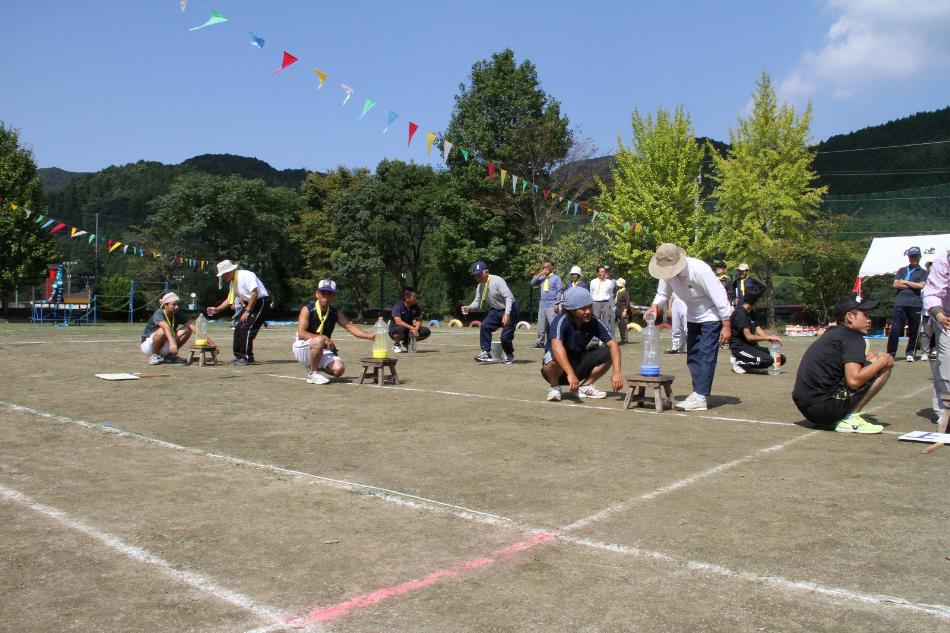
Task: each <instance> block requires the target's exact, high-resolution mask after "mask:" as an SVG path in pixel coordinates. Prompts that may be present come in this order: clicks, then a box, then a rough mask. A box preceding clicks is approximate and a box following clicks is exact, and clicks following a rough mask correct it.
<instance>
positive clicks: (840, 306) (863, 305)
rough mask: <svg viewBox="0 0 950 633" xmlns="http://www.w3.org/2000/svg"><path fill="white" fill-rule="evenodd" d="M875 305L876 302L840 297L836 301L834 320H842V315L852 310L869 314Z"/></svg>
mask: <svg viewBox="0 0 950 633" xmlns="http://www.w3.org/2000/svg"><path fill="white" fill-rule="evenodd" d="M877 304H878V302H877V301H858V300H857V299H855V298H853V297H842V298H841V299H838V303H837V304H836V305H835V319H837V320H838V321H840V320H842V319H843V318H844V315H846V314H847V313H849V312H851V311H852V310H860V311H861V312H870V311H871V310H873V309H874V308H876V307H877Z"/></svg>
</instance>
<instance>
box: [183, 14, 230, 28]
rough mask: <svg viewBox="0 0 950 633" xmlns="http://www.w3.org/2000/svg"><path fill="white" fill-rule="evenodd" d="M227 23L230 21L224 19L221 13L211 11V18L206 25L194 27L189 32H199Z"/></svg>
mask: <svg viewBox="0 0 950 633" xmlns="http://www.w3.org/2000/svg"><path fill="white" fill-rule="evenodd" d="M227 21H228V19H227V18H226V17H224V16H223V15H221V14H220V13H218V12H217V11H215V10H214V9H211V17H209V18H208V21H207V22H205V23H204V24H202V25H201V26H195V27H192V28H190V29H188V30H189V31H197V30H198V29H203V28H205V27H206V26H213V25H215V24H221V23H222V22H227Z"/></svg>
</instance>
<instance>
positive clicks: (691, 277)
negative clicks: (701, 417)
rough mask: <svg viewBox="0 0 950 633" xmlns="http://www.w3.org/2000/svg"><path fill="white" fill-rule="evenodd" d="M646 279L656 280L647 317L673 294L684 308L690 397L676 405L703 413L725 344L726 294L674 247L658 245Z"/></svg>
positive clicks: (706, 267) (728, 312)
mask: <svg viewBox="0 0 950 633" xmlns="http://www.w3.org/2000/svg"><path fill="white" fill-rule="evenodd" d="M648 268H649V271H650V275H651V276H652V277H654V278H656V279H659V280H660V283H659V285H658V287H657V291H656V297H655V298H654V299H653V305H652V306H650V309H649V310H647V314H649V313H651V312H652V313H653V315H654V318H655V317H656V314H657V313H658V312H659V310H661V309H662V308H663V307H664V306H665V305H666V303H667V302H668V301H669V299H670V296H671V295H672V294H673V293H676V296H678V297H679V298H680V299H682V300H683V303H685V304H686V366H687V367H688V368H689V373H690V376H691V377H692V379H693V393H691V394H690V395H689V396H687V398H686V399H685V400H682V401H680V402H677V403H676V408H677V409H682V410H684V411H705V410H706V408H707V404H706V398H707V397H708V396H709V394H710V392H711V391H712V382H713V376H714V375H715V373H716V356H717V354H718V353H719V346H720V345H725V344H726V343H728V342H729V339H730V337H731V328H730V324H729V317H730V315H731V314H732V308H731V307H730V305H729V299H728V298H727V297H726V291H725V289H724V288H723V287H722V283H720V281H719V279H717V278H716V275H715V273H713V270H712V268H710V267H709V264H707V263H706V262H704V261H702V260H700V259H695V258H693V257H687V256H686V251H684V250H683V249H682V248H680V247H678V246H677V245H676V244H662V245H660V247H659V248H658V249H657V250H656V254H655V255H653V258H652V259H651V260H650V264H649V267H648Z"/></svg>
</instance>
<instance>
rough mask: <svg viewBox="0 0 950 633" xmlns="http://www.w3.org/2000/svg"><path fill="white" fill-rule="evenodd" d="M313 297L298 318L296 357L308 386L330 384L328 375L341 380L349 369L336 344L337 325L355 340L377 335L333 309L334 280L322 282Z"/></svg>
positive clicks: (322, 280)
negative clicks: (366, 330)
mask: <svg viewBox="0 0 950 633" xmlns="http://www.w3.org/2000/svg"><path fill="white" fill-rule="evenodd" d="M314 295H315V298H314V300H313V301H311V302H310V303H308V304H307V305H305V306H304V307H302V308H300V314H299V315H297V338H296V340H294V358H296V359H297V362H299V363H300V364H301V365H304V366H305V367H306V368H307V382H308V383H310V384H311V385H325V384H326V383H328V382H330V378H329V377H328V376H327V374H329V375H330V376H334V377H337V378H338V377H340V376H342V375H343V372H344V371H345V370H346V367H345V366H344V365H343V359H341V358H340V357H339V356H338V355H337V350H336V345H334V344H333V338H332V337H333V328H335V327H336V324H337V323H339V324H340V325H341V326H343V328H344V329H345V330H346V331H347V332H349V333H350V334H352V335H353V336H355V337H356V338H361V339H364V340H366V341H373V340H376V335H375V334H369V333H367V332H364V331H363V330H362V329H360V328H358V327H356V326H355V325H353V323H351V322H350V320H349V319H347V318H346V315H345V314H343V313H342V312H340V311H339V310H337V309H336V308H334V307H333V305H332V304H333V298H334V297H336V282H335V281H333V280H332V279H321V280H320V281H319V282H318V283H317V289H316V291H315V292H314Z"/></svg>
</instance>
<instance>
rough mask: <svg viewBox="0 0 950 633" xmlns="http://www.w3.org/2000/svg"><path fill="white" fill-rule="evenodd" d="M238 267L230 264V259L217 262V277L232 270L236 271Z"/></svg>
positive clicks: (232, 263)
mask: <svg viewBox="0 0 950 633" xmlns="http://www.w3.org/2000/svg"><path fill="white" fill-rule="evenodd" d="M237 267H238V265H237V264H235V263H234V262H232V261H231V260H230V259H225V260H223V261H220V262H218V277H220V276H221V275H226V274H227V273H229V272H231V271H232V270H237Z"/></svg>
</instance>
